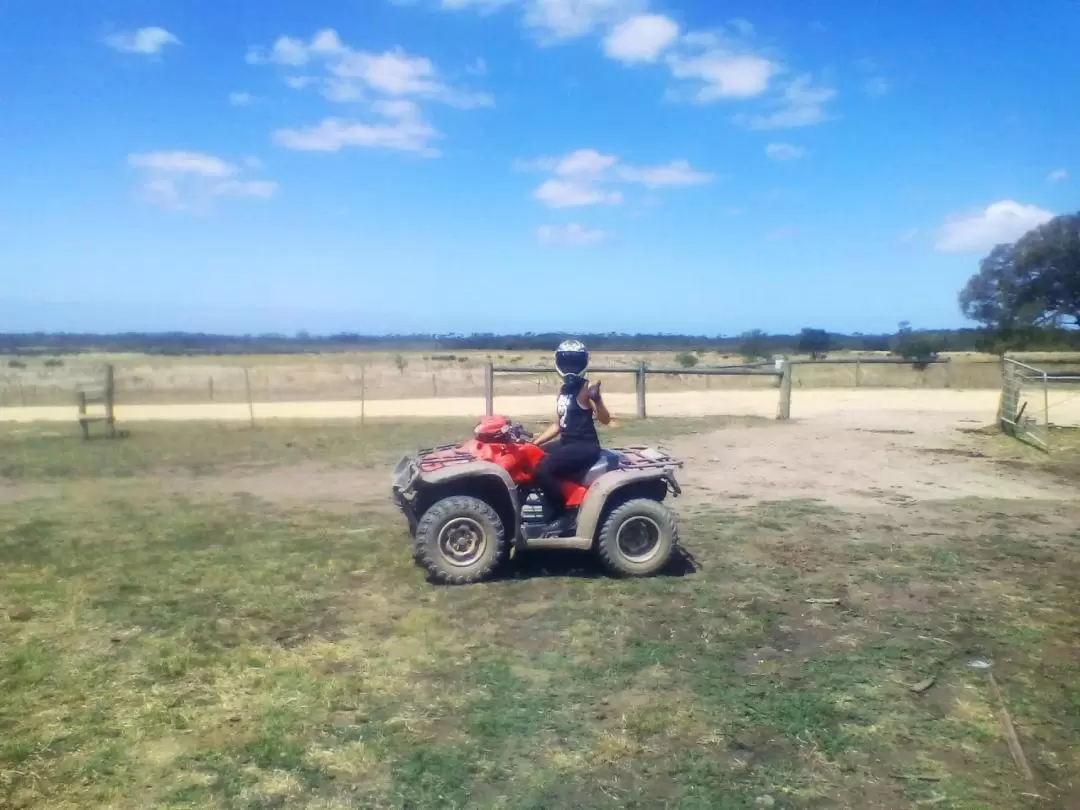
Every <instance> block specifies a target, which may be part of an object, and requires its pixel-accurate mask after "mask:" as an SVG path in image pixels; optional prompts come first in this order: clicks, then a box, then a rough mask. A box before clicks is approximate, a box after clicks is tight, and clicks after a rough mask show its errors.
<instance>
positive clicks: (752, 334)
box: [739, 329, 768, 363]
mask: <svg viewBox="0 0 1080 810" xmlns="http://www.w3.org/2000/svg"><path fill="white" fill-rule="evenodd" d="M766 338H767V335H766V334H765V333H764V332H762V331H761V330H760V329H752V330H750V331H749V332H743V333H742V335H741V341H740V343H739V354H741V355H742V356H743V357H744V358H745V359H746V361H747V362H748V363H752V362H753V361H755V360H760V359H761V358H762V357H765V355H766V353H767V352H768V341H767V339H766Z"/></svg>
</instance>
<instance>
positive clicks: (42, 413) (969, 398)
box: [0, 389, 1080, 425]
mask: <svg viewBox="0 0 1080 810" xmlns="http://www.w3.org/2000/svg"><path fill="white" fill-rule="evenodd" d="M998 397H999V394H998V392H997V391H985V390H983V391H958V390H933V389H922V390H917V389H916V390H904V389H858V390H856V389H818V390H797V391H795V392H794V393H793V394H792V406H791V415H792V417H793V418H795V419H804V418H818V417H835V418H836V419H847V420H850V421H851V423H852V424H853V425H854V424H861V423H862V422H863V421H865V420H867V419H871V420H872V419H874V418H875V417H877V416H880V417H881V418H882V419H884V420H885V421H891V420H892V419H893V418H894V416H895V417H896V418H900V417H899V415H900V414H920V415H925V417H926V419H927V420H929V421H930V422H933V421H935V420H937V419H939V418H945V419H951V418H954V417H963V418H970V419H977V420H980V421H981V423H982V424H988V423H990V422H992V421H993V420H994V415H995V413H996V410H997V404H998ZM605 401H606V402H607V403H608V407H609V408H610V409H611V411H612V413H614V414H615V415H616V416H632V415H633V414H634V413H635V412H636V407H637V406H636V402H637V400H636V397H635V395H633V394H619V393H612V394H608V395H607V396H606V397H605ZM778 405H779V392H778V391H777V390H776V389H765V390H758V391H682V392H657V393H651V394H649V397H648V401H647V406H648V411H649V415H650V416H680V417H694V416H717V415H728V416H762V417H766V418H771V417H775V416H776V411H777V406H778ZM483 407H484V401H483V398H482V397H446V398H427V399H403V400H372V401H368V402H366V403H361V402H360V401H358V400H342V401H338V402H256V403H255V404H254V413H255V420H256V421H259V420H266V419H356V418H359V417H360V415H361V413H363V414H365V415H366V416H367V417H369V418H372V419H386V418H399V417H422V418H436V417H456V416H460V417H475V416H478V415H480V414H481V413H482V412H483ZM552 407H553V404H552V397H551V396H549V395H545V396H509V397H496V398H495V410H496V411H497V412H498V413H505V414H510V415H513V416H515V417H535V416H546V415H547V414H548V413H550V412H551V410H552ZM116 416H117V419H118V420H120V421H125V422H150V421H244V420H247V419H249V418H250V413H249V411H248V406H247V405H246V404H238V403H207V404H201V405H198V404H196V405H124V404H119V405H117V408H116ZM1053 416H1054V421H1055V422H1056V423H1058V424H1080V397H1077V398H1074V399H1072V400H1069V401H1063V402H1061V403H1060V404H1059V405H1058V406H1057V407H1055V408H1054V414H1053ZM75 417H76V411H75V407H74V406H53V407H40V408H35V407H27V408H22V407H17V408H0V421H6V422H73V421H74V420H75Z"/></svg>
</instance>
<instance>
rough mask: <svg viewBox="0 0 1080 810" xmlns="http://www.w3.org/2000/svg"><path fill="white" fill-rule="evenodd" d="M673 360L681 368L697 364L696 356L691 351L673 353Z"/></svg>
mask: <svg viewBox="0 0 1080 810" xmlns="http://www.w3.org/2000/svg"><path fill="white" fill-rule="evenodd" d="M675 362H676V363H678V364H679V365H680V366H682V367H683V368H693V367H694V366H696V365H697V364H698V358H697V355H696V354H694V353H693V352H680V353H679V354H677V355H675Z"/></svg>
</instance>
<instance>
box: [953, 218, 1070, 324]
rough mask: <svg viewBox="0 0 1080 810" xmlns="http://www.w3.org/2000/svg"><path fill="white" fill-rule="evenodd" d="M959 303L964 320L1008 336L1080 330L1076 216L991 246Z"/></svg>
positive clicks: (961, 293) (1053, 221) (1048, 223)
mask: <svg viewBox="0 0 1080 810" xmlns="http://www.w3.org/2000/svg"><path fill="white" fill-rule="evenodd" d="M959 302H960V309H961V311H962V312H963V313H964V315H965V316H966V317H968V318H970V319H971V320H973V321H978V322H979V323H981V324H983V325H984V326H985V327H987V328H988V329H990V330H992V331H993V332H994V333H997V334H998V335H1001V336H1003V337H1006V338H1016V337H1017V336H1023V335H1024V334H1025V332H1027V333H1028V334H1030V330H1031V329H1032V328H1033V327H1034V328H1036V329H1037V328H1040V327H1047V326H1051V327H1059V328H1061V327H1064V328H1073V329H1075V328H1077V327H1080V213H1077V214H1066V215H1063V216H1059V217H1055V218H1054V219H1052V220H1050V221H1049V222H1047V223H1046V224H1044V225H1040V226H1039V227H1037V228H1035V229H1033V230H1031V231H1028V232H1027V233H1026V234H1024V235H1023V236H1021V237H1020V239H1018V240H1017V241H1016V242H1015V243H1014V244H1011V245H998V246H997V247H995V248H994V249H993V250H992V251H990V255H988V256H987V257H986V258H985V259H983V260H982V261H981V262H980V263H979V272H978V273H976V274H975V275H973V276H972V277H971V279H970V280H968V283H967V284H966V285H965V286H964V289H963V290H961V292H960V296H959Z"/></svg>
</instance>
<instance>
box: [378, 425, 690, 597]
mask: <svg viewBox="0 0 1080 810" xmlns="http://www.w3.org/2000/svg"><path fill="white" fill-rule="evenodd" d="M530 438H531V434H529V433H528V432H527V431H526V430H525V429H524V428H523V427H522V426H521V425H519V424H517V423H514V422H511V421H510V420H508V419H507V418H506V417H503V416H489V417H486V418H485V419H483V420H482V421H481V422H480V424H479V425H477V426H476V429H475V430H474V436H473V438H472V439H470V440H468V441H466V442H464V443H462V444H458V445H445V446H442V447H435V448H431V449H426V450H419V451H417V452H416V453H413V454H409V455H406V456H404V457H403V458H402V459H401V461H399V462H398V464H397V466H396V467H395V469H394V472H393V496H394V501H395V503H396V504H397V505H398V507H399V508H400V509H401V510H402V512H403V513H404V515H405V517H406V519H407V520H408V523H409V531H410V533H411V534H412V536H413V558H414V559H415V560H416V562H417V563H418V564H420V565H422V566H423V567H424V568H426V569H427V571H428V573H429V574H430V575H431V577H432V578H433V579H435V580H437V581H442V582H446V583H452V584H466V583H471V582H477V581H480V580H482V579H484V578H485V577H487V576H488V575H489V574H490V573H491V572H492V571H493V570H494V569H495V568H496V567H497V566H498V565H499V564H500V563H502V562H503V561H504V560H505V559H506V558H507V557H508V556H509V555H510V550H511V548H513V549H514V550H515V553H516V552H518V551H525V550H532V549H578V550H582V551H595V552H596V554H597V555H598V556H599V558H600V560H601V561H602V562H603V563H604V564H605V565H606V566H607V567H608V568H609V569H610V570H611V571H612V572H614V573H616V574H619V575H623V576H646V575H649V574H654V573H656V572H657V571H659V570H660V569H662V568H663V567H664V566H665V565H666V564H667V562H668V560H669V559H670V557H671V555H672V553H673V552H674V551H675V547H676V546H677V544H678V542H679V535H678V528H677V526H676V522H675V515H674V513H673V512H672V511H671V510H670V509H669V508H668V507H667V505H666V504H665V503H664V499H665V498H666V497H667V495H668V493H669V492H670V493H672V494H673V495H675V496H676V497H677V496H678V495H679V494H681V492H682V490H681V489H680V488H679V484H678V482H677V481H676V480H675V470H676V469H677V468H681V467H682V462H681V461H679V460H677V459H675V458H672V457H671V456H669V455H668V454H666V453H664V452H661V451H659V450H656V449H653V448H650V447H643V446H632V447H625V448H620V449H613V450H602V451H601V454H600V458H599V460H598V461H597V462H596V463H595V464H594V465H593V466H592V468H590V469H589V470H588V471H586V472H585V473H584V474H583V475H581V476H579V477H577V478H576V479H573V480H566V481H564V482H563V483H562V490H563V496H564V498H565V500H566V506H567V509H568V513H569V515H570V517H571V522H570V528H569V529H568V530H567V531H564V532H562V533H559V534H555V533H552V532H550V531H548V524H547V523H546V522H545V520H544V515H545V514H547V510H546V509H545V503H544V495H543V493H542V492H541V490H540V489H539V488H538V487H537V486H536V483H535V480H534V470H535V469H536V465H537V463H538V462H539V461H540V459H542V458H543V457H544V450H543V448H541V447H538V446H536V445H535V444H532V443H531V442H530V441H529V439H530Z"/></svg>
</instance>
